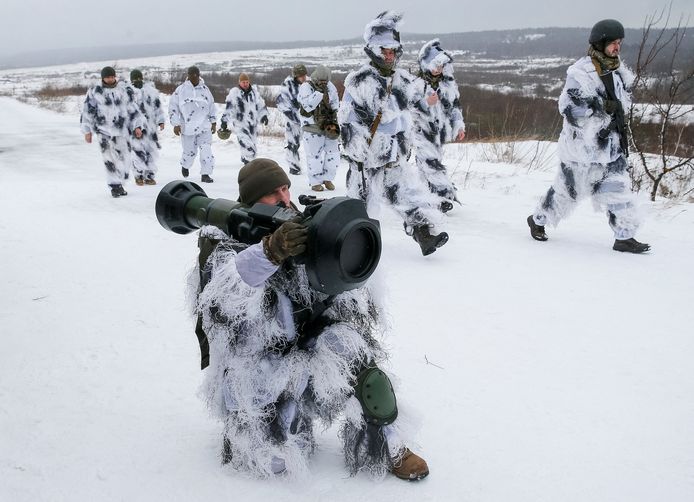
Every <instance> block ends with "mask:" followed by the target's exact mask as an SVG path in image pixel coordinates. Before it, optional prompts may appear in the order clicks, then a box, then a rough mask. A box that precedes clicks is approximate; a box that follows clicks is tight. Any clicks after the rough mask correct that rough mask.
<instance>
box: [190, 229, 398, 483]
mask: <svg viewBox="0 0 694 502" xmlns="http://www.w3.org/2000/svg"><path fill="white" fill-rule="evenodd" d="M200 236H201V238H202V239H214V240H220V242H219V243H218V244H217V245H216V247H215V248H214V250H213V251H212V253H211V254H210V256H209V258H208V259H207V261H206V264H205V266H204V267H203V270H202V276H201V275H200V268H199V267H196V269H194V270H193V272H192V273H191V276H190V278H189V281H188V284H189V288H192V289H194V291H190V290H189V294H188V298H190V299H193V298H195V299H196V303H195V313H196V314H199V315H200V316H201V322H202V327H203V330H204V332H205V333H206V335H207V337H208V340H209V352H210V365H209V367H208V368H207V370H206V379H205V382H204V383H203V388H202V394H203V395H204V396H205V398H206V401H207V404H208V406H209V408H210V410H211V412H212V413H213V415H215V416H216V417H218V418H219V419H220V420H222V421H223V422H224V427H225V432H224V433H225V437H227V438H229V440H230V443H231V449H232V455H231V464H232V465H233V466H234V467H235V468H237V469H243V470H248V471H250V472H251V473H252V474H253V475H255V476H258V477H271V476H272V475H273V474H272V471H271V462H272V459H273V457H279V458H282V459H284V460H285V461H286V469H287V470H286V474H287V475H288V476H296V475H299V474H305V473H306V472H308V456H309V455H308V454H309V453H310V451H311V450H312V449H313V446H314V439H313V432H312V430H313V427H312V423H311V420H312V418H315V419H317V420H320V421H322V422H323V424H324V425H325V426H326V428H327V426H328V425H329V424H331V423H333V422H334V421H335V420H336V419H337V418H338V416H340V415H341V416H342V417H343V418H344V419H345V422H344V423H343V426H342V434H341V437H343V440H345V441H346V442H347V444H349V445H350V447H352V451H351V453H350V452H349V451H346V454H347V455H353V457H352V459H351V462H352V464H351V465H350V467H351V468H352V469H353V470H354V472H356V470H357V469H358V468H361V467H364V462H363V459H361V460H362V462H361V463H360V462H359V460H358V459H357V458H356V457H354V456H357V457H358V456H359V455H360V454H361V455H363V454H364V453H363V452H361V453H360V447H359V438H360V437H361V438H363V437H364V435H363V433H362V434H361V436H360V435H359V432H360V431H362V430H363V427H364V426H365V422H364V419H363V416H362V408H361V405H360V404H359V402H358V400H357V399H356V398H355V397H354V396H353V387H352V385H353V381H354V379H355V376H356V375H355V373H356V372H358V371H359V368H360V366H362V364H363V363H364V362H366V361H374V362H377V363H378V362H379V361H382V360H383V359H384V358H385V354H384V353H383V351H382V349H381V348H380V346H379V344H378V342H377V341H376V339H375V336H377V335H380V334H381V331H382V330H383V326H382V323H381V321H382V318H383V315H382V308H381V306H380V305H377V304H376V302H375V301H374V297H373V296H372V295H371V292H370V290H369V289H368V288H367V287H363V288H359V289H355V290H351V291H347V292H344V293H341V294H339V295H337V296H335V298H334V301H333V302H332V303H331V306H330V307H329V308H328V309H327V310H325V311H324V312H323V314H322V315H321V318H320V319H322V321H321V322H320V323H318V327H315V328H314V329H315V330H316V332H317V333H318V336H317V337H316V338H315V339H314V340H315V345H313V346H312V347H311V348H306V349H303V348H299V347H298V346H295V345H293V343H292V342H288V340H289V339H291V336H290V335H293V334H294V328H293V327H291V328H288V327H286V326H287V325H286V324H285V323H283V322H281V320H280V318H281V317H282V316H281V312H280V311H281V307H282V304H281V302H279V301H278V300H279V297H280V296H283V297H284V298H287V297H288V298H289V300H290V301H291V302H292V303H293V304H294V305H295V307H294V312H297V311H298V310H301V309H304V310H305V309H306V308H311V307H312V306H313V305H314V304H315V302H316V300H325V299H326V297H327V295H324V294H322V293H320V292H318V291H316V290H314V289H313V288H311V287H310V285H309V283H308V278H307V275H306V271H305V268H304V266H303V265H296V266H292V265H289V264H288V263H287V262H285V264H284V265H283V266H282V267H280V268H279V269H278V270H277V271H276V272H275V273H274V274H273V275H272V276H270V278H269V279H267V280H266V281H265V282H264V284H263V285H262V286H260V287H251V286H249V285H248V284H246V282H244V280H243V279H242V278H241V276H240V275H239V272H238V271H237V267H236V255H237V253H238V252H240V251H241V250H242V249H245V247H246V245H244V244H241V243H239V242H237V241H235V240H233V239H229V238H228V237H227V236H226V235H225V234H224V233H223V232H221V230H219V229H217V228H215V227H211V226H205V227H203V228H202V229H201V231H200ZM203 247H204V246H201V249H202V248H203ZM201 277H202V281H203V283H204V287H203V288H202V289H201V288H200V286H199V280H200V278H201ZM191 293H192V294H191ZM294 319H295V321H294V323H290V324H296V321H297V318H296V314H294ZM290 330H291V333H290ZM280 399H284V400H286V399H290V400H293V401H295V402H296V403H297V407H298V410H299V415H300V416H301V417H302V423H301V424H300V425H299V426H298V429H299V432H297V433H295V434H288V435H286V437H283V438H282V439H281V440H277V438H274V437H269V436H268V435H269V434H272V430H271V429H272V428H270V430H269V428H268V424H269V423H271V422H272V420H273V416H274V414H275V410H276V403H277V402H278V401H279V400H280ZM305 420H308V423H307V422H305ZM396 424H397V421H396V422H395V423H394V424H392V425H391V426H389V427H393V426H396ZM398 427H402V425H400V426H398ZM398 430H399V429H398ZM346 438H351V439H346ZM350 441H351V442H350ZM361 441H363V439H361ZM349 449H350V448H346V450H349ZM348 464H350V459H349V458H348ZM368 467H373V466H368V465H367V468H368ZM380 467H381V468H383V469H385V468H386V465H385V464H382V465H380ZM384 472H385V471H384Z"/></svg>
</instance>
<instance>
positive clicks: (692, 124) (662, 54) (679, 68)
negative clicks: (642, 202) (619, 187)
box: [629, 5, 694, 200]
mask: <svg viewBox="0 0 694 502" xmlns="http://www.w3.org/2000/svg"><path fill="white" fill-rule="evenodd" d="M671 7H672V6H671V5H670V6H669V7H667V8H663V9H662V10H660V11H659V12H657V13H655V14H652V15H650V16H648V17H647V18H646V20H645V23H644V27H643V35H642V37H641V41H640V45H639V51H638V57H637V61H636V67H635V77H636V79H635V81H634V90H635V96H636V99H635V100H634V101H635V103H634V104H632V106H631V108H630V110H629V119H630V120H629V123H630V137H631V150H632V153H633V154H635V155H636V157H637V159H638V160H639V162H637V163H636V164H637V165H635V166H634V167H635V168H634V170H632V182H633V185H634V188H635V189H637V190H639V189H641V188H642V184H643V183H644V181H645V182H646V183H650V186H649V187H648V188H649V192H650V198H651V200H655V197H656V195H658V193H660V194H662V195H665V196H671V197H676V196H679V195H683V193H682V192H683V191H687V190H688V185H689V184H690V183H691V182H692V180H694V142H693V141H692V138H694V120H692V118H694V106H692V103H694V60H692V59H691V55H688V54H684V53H683V51H682V50H681V48H682V42H683V40H685V37H686V35H687V30H688V29H687V27H686V24H687V22H688V18H687V19H684V18H683V17H682V16H680V18H679V20H678V21H677V23H676V25H675V26H674V27H673V28H670V27H669V25H670V24H671V19H670V16H671ZM659 25H661V26H662V27H661V28H658V26H659ZM687 58H689V59H687ZM638 164H640V165H638ZM666 176H667V178H668V183H666V182H665V181H664V179H665V177H666ZM670 180H672V183H670ZM668 185H669V186H668ZM689 191H691V190H689Z"/></svg>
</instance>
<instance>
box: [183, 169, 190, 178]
mask: <svg viewBox="0 0 694 502" xmlns="http://www.w3.org/2000/svg"><path fill="white" fill-rule="evenodd" d="M181 174H182V175H183V177H184V178H187V177H188V175H189V174H190V171H189V170H188V169H186V168H185V167H182V168H181Z"/></svg>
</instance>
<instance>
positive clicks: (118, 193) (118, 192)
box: [109, 185, 128, 198]
mask: <svg viewBox="0 0 694 502" xmlns="http://www.w3.org/2000/svg"><path fill="white" fill-rule="evenodd" d="M109 186H110V187H111V196H112V197H114V198H118V197H122V196H124V195H128V192H126V191H125V189H124V188H123V185H109Z"/></svg>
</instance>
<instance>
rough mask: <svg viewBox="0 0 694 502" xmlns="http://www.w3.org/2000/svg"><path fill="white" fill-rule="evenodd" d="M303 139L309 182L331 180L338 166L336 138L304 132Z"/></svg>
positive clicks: (311, 183) (338, 155)
mask: <svg viewBox="0 0 694 502" xmlns="http://www.w3.org/2000/svg"><path fill="white" fill-rule="evenodd" d="M303 139H304V153H305V154H306V165H307V166H308V182H309V184H310V185H320V184H321V183H323V182H324V181H333V180H334V179H335V175H336V174H337V168H338V167H339V166H340V151H339V149H338V146H337V140H336V139H328V138H326V137H325V136H323V135H321V134H314V133H311V132H304V133H303Z"/></svg>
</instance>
